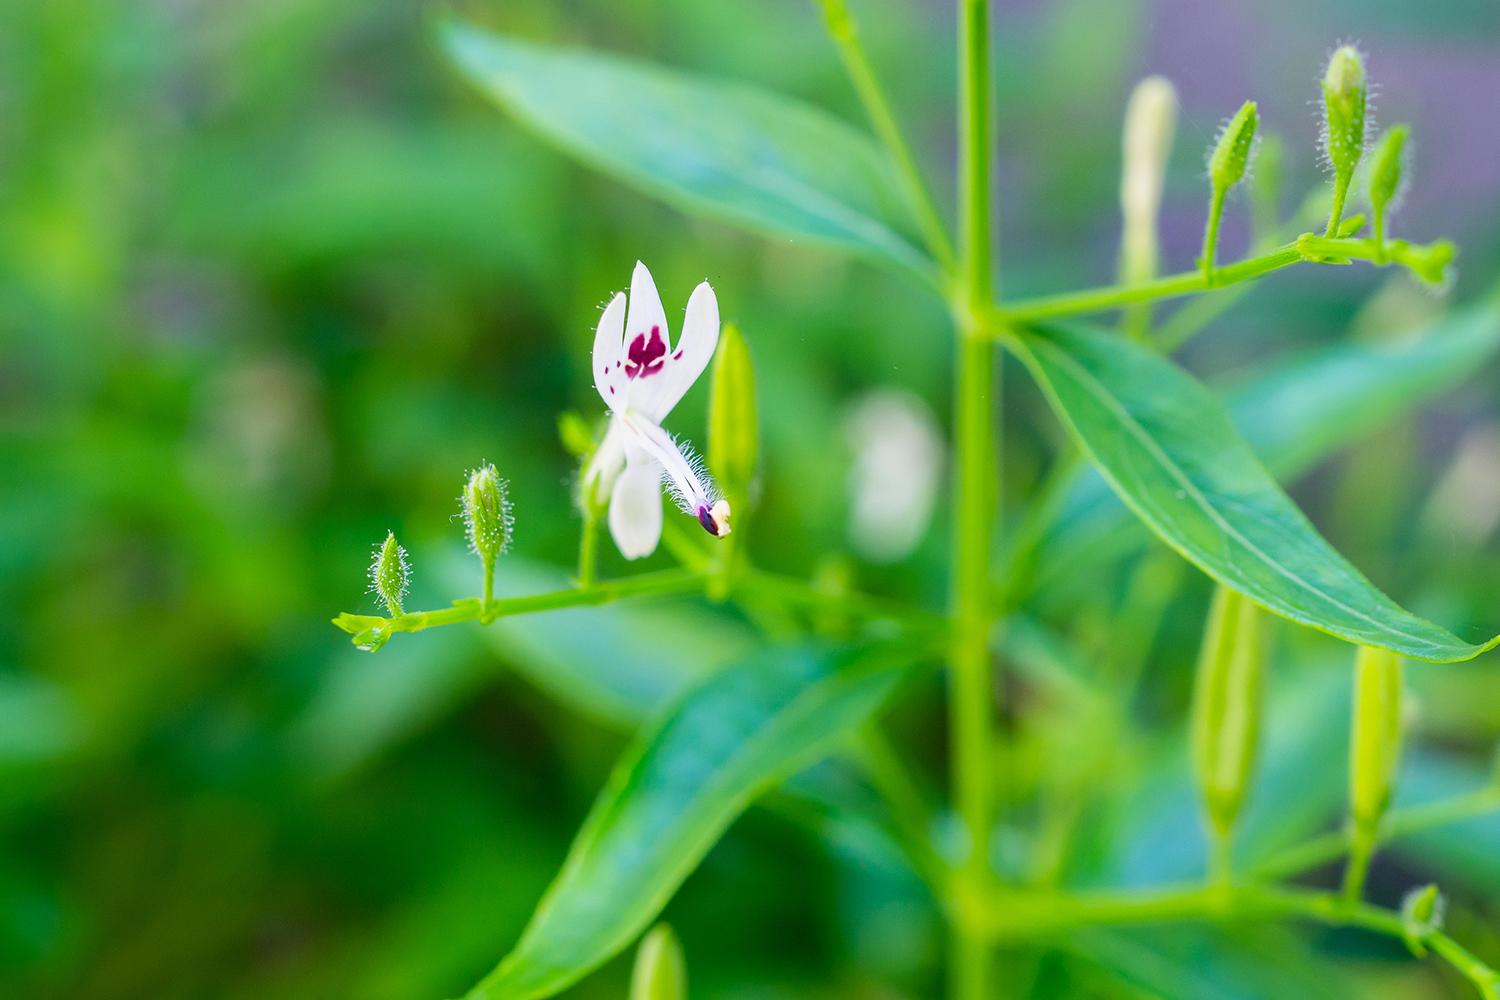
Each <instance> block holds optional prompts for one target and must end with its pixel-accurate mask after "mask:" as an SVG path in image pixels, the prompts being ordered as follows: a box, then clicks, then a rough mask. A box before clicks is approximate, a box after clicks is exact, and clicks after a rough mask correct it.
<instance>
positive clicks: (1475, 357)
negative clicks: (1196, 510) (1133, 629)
mask: <svg viewBox="0 0 1500 1000" xmlns="http://www.w3.org/2000/svg"><path fill="white" fill-rule="evenodd" d="M1497 348H1500V296H1490V297H1489V298H1488V299H1487V300H1485V301H1482V302H1480V303H1478V304H1475V305H1470V306H1468V307H1466V308H1464V309H1461V310H1459V311H1457V312H1455V313H1453V314H1452V315H1451V316H1448V317H1446V318H1444V319H1442V320H1440V321H1439V322H1438V323H1437V324H1436V325H1435V326H1433V327H1432V328H1431V329H1428V330H1425V331H1422V332H1421V333H1419V334H1417V335H1415V336H1411V337H1403V338H1401V339H1400V340H1398V341H1394V342H1390V343H1380V344H1368V343H1347V344H1339V345H1337V346H1335V347H1330V348H1326V349H1318V350H1314V351H1310V352H1304V353H1298V354H1294V355H1292V356H1290V357H1288V358H1287V359H1285V360H1284V361H1280V362H1277V363H1276V364H1274V365H1272V366H1271V368H1270V369H1268V370H1267V371H1264V372H1261V373H1259V374H1257V375H1255V376H1253V377H1252V378H1250V379H1249V380H1247V381H1244V382H1241V383H1239V384H1237V385H1233V386H1230V387H1228V388H1227V389H1226V390H1225V391H1224V392H1222V393H1221V396H1222V397H1223V398H1224V400H1225V404H1226V405H1227V407H1228V409H1229V414H1230V417H1231V418H1232V419H1233V421H1234V424H1235V426H1236V427H1238V428H1239V429H1240V431H1241V433H1242V435H1243V437H1244V439H1245V440H1246V441H1247V442H1249V444H1250V446H1251V447H1252V448H1253V449H1254V450H1255V453H1256V454H1257V455H1258V456H1259V457H1260V459H1261V461H1263V462H1264V463H1265V466H1266V468H1267V469H1269V470H1270V471H1271V472H1272V473H1274V474H1275V475H1276V476H1277V478H1279V479H1281V480H1282V481H1287V480H1289V479H1292V478H1295V477H1296V476H1298V475H1301V474H1302V473H1304V472H1306V471H1307V470H1308V469H1309V468H1311V467H1312V466H1313V465H1314V464H1315V463H1316V462H1318V461H1320V460H1322V459H1323V458H1325V457H1327V456H1328V455H1329V454H1330V453H1332V452H1333V451H1335V450H1337V449H1338V448H1341V447H1343V446H1345V445H1347V444H1349V443H1351V442H1352V441H1354V440H1356V439H1357V438H1359V437H1360V436H1361V435H1363V434H1368V433H1370V432H1371V431H1374V430H1376V429H1378V428H1379V427H1381V426H1383V425H1384V424H1386V423H1387V422H1389V421H1390V420H1392V419H1394V418H1396V417H1398V416H1400V415H1401V414H1402V413H1405V412H1407V411H1408V410H1410V409H1412V408H1413V407H1415V406H1418V405H1420V404H1421V403H1422V402H1423V401H1424V400H1426V399H1430V398H1431V397H1433V396H1434V395H1436V394H1437V393H1439V392H1441V391H1443V390H1444V389H1447V388H1449V387H1450V386H1453V385H1455V384H1456V383H1458V382H1459V381H1460V380H1461V379H1463V378H1464V376H1466V375H1468V374H1470V373H1472V372H1474V371H1475V370H1476V369H1477V368H1478V367H1479V366H1480V365H1482V364H1483V363H1484V362H1485V361H1486V360H1487V359H1489V358H1490V357H1492V356H1493V355H1494V354H1495V351H1496V349H1497ZM1129 527H1130V518H1129V515H1128V514H1127V512H1126V510H1125V508H1124V507H1123V506H1122V505H1121V504H1120V502H1119V500H1118V499H1117V498H1116V497H1115V495H1114V493H1113V492H1112V491H1111V490H1110V488H1109V486H1108V485H1107V484H1106V483H1105V482H1104V480H1103V478H1102V477H1100V476H1099V475H1098V473H1096V472H1094V471H1093V470H1092V469H1086V470H1085V471H1083V472H1082V473H1081V474H1080V475H1078V476H1077V477H1075V478H1074V480H1073V482H1072V484H1071V485H1070V486H1069V487H1068V488H1067V491H1066V493H1065V494H1064V495H1063V498H1062V500H1061V502H1060V505H1059V507H1058V512H1057V515H1056V517H1055V519H1054V520H1053V522H1052V525H1051V527H1050V529H1049V530H1048V531H1047V532H1046V533H1045V534H1044V535H1043V536H1042V537H1041V539H1040V541H1039V542H1038V543H1037V546H1036V549H1035V550H1034V552H1033V554H1032V558H1031V559H1030V560H1029V564H1030V565H1031V566H1034V567H1036V578H1035V580H1036V582H1037V583H1042V582H1045V580H1046V579H1050V578H1052V577H1053V576H1054V575H1062V574H1067V573H1076V572H1077V571H1078V570H1079V568H1080V567H1081V566H1083V565H1085V564H1086V563H1087V562H1089V561H1091V560H1092V561H1097V560H1100V559H1103V558H1105V557H1108V556H1110V555H1113V554H1117V553H1120V552H1122V551H1123V550H1125V549H1128V548H1130V547H1132V546H1134V545H1136V544H1138V543H1139V542H1140V541H1141V540H1142V539H1143V537H1144V533H1139V532H1135V531H1130V530H1126V529H1128V528H1129Z"/></svg>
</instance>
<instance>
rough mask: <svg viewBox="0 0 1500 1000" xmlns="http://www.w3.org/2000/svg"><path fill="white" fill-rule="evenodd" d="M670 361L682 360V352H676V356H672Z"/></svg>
mask: <svg viewBox="0 0 1500 1000" xmlns="http://www.w3.org/2000/svg"><path fill="white" fill-rule="evenodd" d="M672 360H673V361H681V360H682V352H681V351H678V352H677V353H676V354H674V355H672Z"/></svg>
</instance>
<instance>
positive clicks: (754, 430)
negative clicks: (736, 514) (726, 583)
mask: <svg viewBox="0 0 1500 1000" xmlns="http://www.w3.org/2000/svg"><path fill="white" fill-rule="evenodd" d="M759 447H760V445H759V416H758V414H757V411H756V404H755V369H754V366H753V365H752V364H751V362H750V351H749V348H747V347H746V346H745V338H744V335H742V334H741V333H740V331H739V328H738V327H736V326H735V325H734V324H732V323H726V324H724V329H723V331H722V332H720V334H719V346H718V350H717V351H716V353H715V356H714V370H713V384H712V393H711V395H710V397H709V402H708V467H709V468H710V469H711V470H713V474H714V476H715V477H716V478H717V479H718V481H719V485H720V486H721V487H722V488H723V490H724V494H725V495H726V496H727V497H728V498H729V502H730V505H731V506H732V507H734V508H735V509H736V510H739V509H741V506H742V505H743V504H744V503H745V502H746V499H747V497H748V495H749V493H750V490H751V487H752V486H753V484H754V480H755V470H756V464H757V461H758V459H759Z"/></svg>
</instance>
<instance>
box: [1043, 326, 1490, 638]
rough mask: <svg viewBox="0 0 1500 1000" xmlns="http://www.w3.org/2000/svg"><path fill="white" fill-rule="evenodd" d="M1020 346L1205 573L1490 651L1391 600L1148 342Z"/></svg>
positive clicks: (1128, 490)
mask: <svg viewBox="0 0 1500 1000" xmlns="http://www.w3.org/2000/svg"><path fill="white" fill-rule="evenodd" d="M1014 347H1015V350H1016V351H1017V353H1018V354H1019V355H1020V356H1021V358H1022V359H1023V360H1024V361H1025V363H1026V365H1027V367H1028V368H1029V369H1030V370H1031V372H1032V374H1033V375H1034V376H1035V377H1036V379H1037V381H1038V382H1039V383H1040V384H1041V386H1042V389H1043V391H1044V392H1045V393H1046V395H1047V398H1048V400H1049V402H1051V404H1052V407H1053V409H1054V410H1056V411H1057V413H1058V416H1059V417H1061V418H1062V420H1063V422H1064V423H1065V424H1066V425H1067V427H1068V429H1069V431H1070V432H1071V433H1072V434H1073V436H1074V437H1075V438H1076V439H1077V440H1078V442H1079V444H1080V445H1081V446H1082V447H1083V449H1084V450H1085V451H1086V452H1087V453H1088V455H1089V457H1090V458H1091V459H1092V460H1093V462H1094V464H1095V465H1096V466H1097V467H1098V468H1099V470H1100V471H1101V472H1102V473H1103V474H1104V477H1105V479H1106V480H1108V481H1109V484H1110V485H1111V486H1112V487H1113V488H1114V490H1115V492H1116V493H1117V494H1119V496H1120V499H1122V500H1124V501H1125V503H1126V505H1127V506H1129V507H1130V508H1131V510H1133V511H1134V512H1135V514H1136V516H1137V517H1139V518H1140V519H1141V520H1142V521H1143V522H1145V524H1146V526H1147V527H1149V528H1150V529H1151V530H1152V531H1154V532H1155V533H1156V534H1157V535H1158V536H1160V537H1161V539H1162V540H1163V541H1165V542H1166V543H1167V544H1168V545H1171V546H1172V547H1173V548H1175V549H1176V550H1177V551H1178V552H1180V553H1181V554H1182V555H1183V556H1184V557H1186V558H1187V559H1188V560H1189V561H1191V562H1193V563H1194V564H1195V565H1197V566H1198V567H1199V568H1200V569H1202V570H1203V571H1204V572H1205V573H1207V574H1209V575H1210V576H1212V577H1213V578H1214V579H1216V580H1218V581H1219V582H1220V583H1223V584H1224V585H1225V586H1228V587H1232V588H1234V589H1235V590H1238V591H1239V592H1240V593H1242V594H1244V595H1246V596H1247V597H1249V598H1251V599H1252V600H1254V601H1256V602H1257V603H1258V604H1261V605H1262V606H1264V607H1266V608H1267V609H1269V610H1270V611H1273V612H1275V613H1276V614H1279V615H1282V616H1283V617H1286V618H1289V619H1291V620H1292V621H1296V622H1301V623H1302V624H1304V625H1310V626H1312V627H1314V628H1318V629H1321V630H1323V631H1325V632H1329V633H1332V634H1333V635H1336V636H1339V637H1340V638H1343V639H1346V640H1348V641H1349V642H1354V643H1359V644H1361V645H1366V646H1378V647H1380V648H1382V649H1389V650H1392V651H1395V652H1399V653H1403V654H1405V655H1407V656H1410V657H1412V658H1414V659H1420V660H1433V661H1438V662H1453V661H1456V660H1467V659H1470V658H1472V657H1474V656H1477V655H1478V654H1479V653H1481V652H1483V651H1484V650H1486V649H1488V648H1489V647H1490V646H1491V645H1494V644H1495V643H1496V642H1500V637H1496V639H1494V640H1491V642H1490V643H1488V644H1485V645H1475V644H1473V643H1468V642H1464V641H1463V640H1462V639H1459V638H1458V637H1457V636H1454V635H1452V634H1451V633H1449V632H1448V631H1447V630H1446V629H1443V628H1442V627H1441V626H1438V625H1435V624H1433V623H1432V622H1429V621H1427V620H1425V619H1423V618H1419V617H1417V616H1416V615H1414V614H1412V613H1411V612H1409V611H1407V610H1405V609H1404V608H1402V607H1401V606H1400V605H1398V604H1396V602H1395V601H1392V600H1391V599H1390V598H1389V597H1387V596H1386V595H1385V594H1383V593H1381V592H1380V590H1378V589H1377V588H1376V587H1375V586H1374V585H1373V584H1371V583H1370V581H1368V580H1366V579H1365V578H1364V576H1362V575H1361V574H1360V572H1359V571H1358V570H1357V569H1355V568H1354V567H1353V566H1352V565H1351V564H1350V563H1349V562H1348V560H1346V559H1345V558H1344V557H1343V556H1341V555H1339V554H1338V552H1336V551H1334V549H1333V547H1332V546H1331V545H1329V544H1328V543H1327V542H1326V541H1324V539H1323V537H1322V536H1321V535H1319V534H1318V532H1317V529H1315V528H1314V527H1313V526H1312V524H1311V523H1310V522H1309V521H1308V520H1307V518H1306V517H1305V516H1303V514H1302V512H1301V511H1300V510H1298V509H1297V506H1296V505H1295V504H1294V503H1292V501H1291V500H1290V499H1289V498H1288V497H1287V495H1286V494H1285V493H1283V492H1282V491H1281V488H1280V487H1279V486H1277V485H1276V481H1275V480H1274V479H1273V478H1272V477H1271V474H1270V473H1269V472H1268V471H1266V468H1265V466H1263V465H1262V464H1261V462H1260V460H1259V459H1258V458H1256V456H1255V454H1254V452H1252V451H1251V449H1250V445H1249V444H1247V443H1246V442H1245V440H1244V439H1243V438H1242V437H1240V434H1239V432H1238V431H1236V430H1235V428H1234V425H1233V424H1232V423H1231V422H1230V419H1229V415H1228V413H1227V412H1226V411H1225V410H1224V408H1223V406H1222V405H1221V404H1220V403H1219V401H1218V400H1217V399H1216V398H1215V397H1214V395H1213V394H1212V393H1211V392H1210V391H1209V390H1208V389H1207V388H1205V387H1204V386H1203V385H1201V384H1200V383H1199V382H1198V381H1197V380H1195V379H1194V378H1193V377H1192V376H1191V375H1189V374H1188V373H1187V372H1185V371H1183V370H1182V369H1181V368H1179V367H1177V366H1176V365H1175V364H1173V363H1172V362H1171V361H1169V360H1167V359H1165V358H1163V357H1161V356H1159V355H1157V354H1155V353H1154V352H1152V351H1151V350H1149V349H1147V348H1144V347H1141V346H1138V345H1136V344H1134V343H1132V342H1130V341H1127V340H1125V339H1123V338H1120V337H1116V336H1113V335H1111V334H1109V333H1106V332H1103V331H1100V330H1096V329H1092V328H1088V327H1083V326H1049V327H1037V328H1034V329H1031V330H1028V331H1024V332H1022V333H1020V334H1018V335H1017V336H1016V338H1015V340H1014Z"/></svg>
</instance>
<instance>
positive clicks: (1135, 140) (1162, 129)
mask: <svg viewBox="0 0 1500 1000" xmlns="http://www.w3.org/2000/svg"><path fill="white" fill-rule="evenodd" d="M1176 131H1177V91H1176V90H1175V89H1173V87H1172V84H1171V82H1170V81H1169V80H1167V78H1166V77H1162V76H1148V77H1146V79H1144V80H1142V81H1141V82H1140V83H1138V84H1136V86H1135V90H1134V91H1132V92H1131V94H1130V100H1129V102H1128V103H1127V104H1126V105H1125V129H1124V133H1123V135H1122V137H1121V152H1122V154H1123V164H1122V168H1121V170H1120V215H1121V217H1122V219H1123V220H1124V235H1123V237H1122V239H1121V254H1120V256H1121V261H1120V277H1121V279H1122V280H1124V281H1127V282H1137V281H1146V280H1148V279H1150V278H1152V277H1155V275H1156V258H1157V245H1156V220H1157V215H1158V213H1159V211H1160V208H1161V193H1162V185H1163V183H1164V182H1165V180H1166V176H1167V160H1168V158H1169V157H1170V156H1171V155H1172V137H1173V135H1174V134H1175V133H1176Z"/></svg>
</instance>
